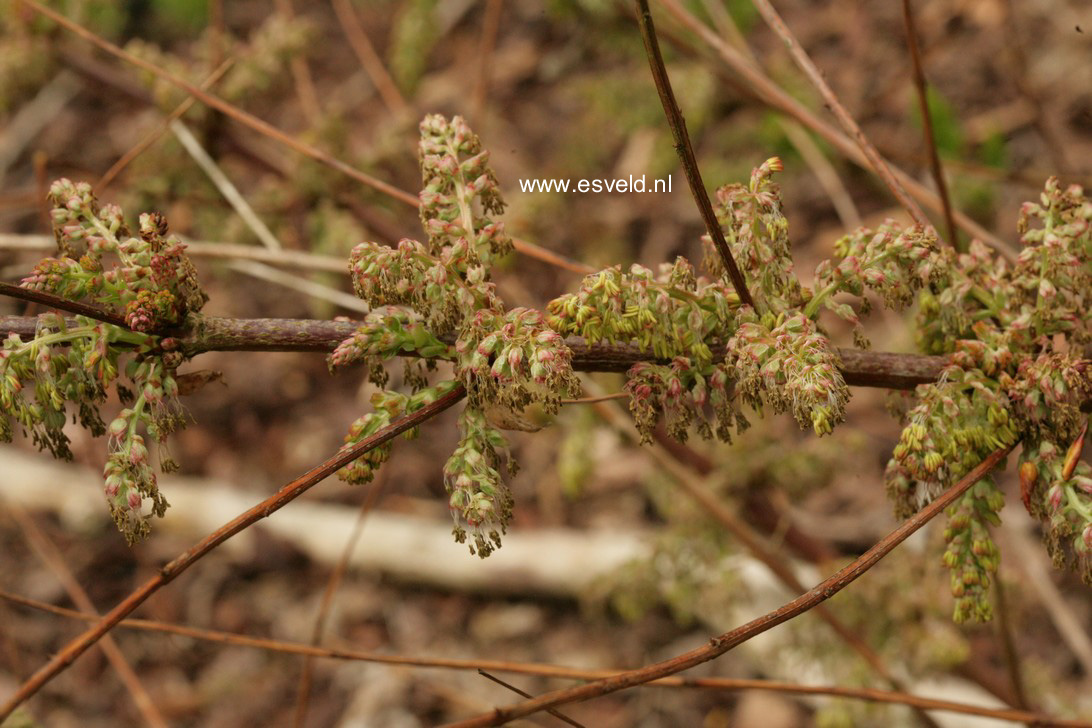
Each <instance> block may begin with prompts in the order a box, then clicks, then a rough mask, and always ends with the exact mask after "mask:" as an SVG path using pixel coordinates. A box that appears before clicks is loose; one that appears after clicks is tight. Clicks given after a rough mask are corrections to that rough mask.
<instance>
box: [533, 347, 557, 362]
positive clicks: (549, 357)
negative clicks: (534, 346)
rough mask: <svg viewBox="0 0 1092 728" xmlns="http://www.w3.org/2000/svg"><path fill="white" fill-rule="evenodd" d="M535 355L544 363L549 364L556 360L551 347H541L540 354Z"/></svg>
mask: <svg viewBox="0 0 1092 728" xmlns="http://www.w3.org/2000/svg"><path fill="white" fill-rule="evenodd" d="M535 356H536V357H537V358H538V360H539V361H540V362H542V363H543V364H548V363H549V362H552V361H553V360H554V352H553V351H552V350H550V349H539V350H538V354H536V355H535Z"/></svg>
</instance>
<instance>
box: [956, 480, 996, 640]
mask: <svg viewBox="0 0 1092 728" xmlns="http://www.w3.org/2000/svg"><path fill="white" fill-rule="evenodd" d="M1004 505H1005V496H1004V495H1003V494H1002V493H1001V490H1000V489H999V488H998V487H997V485H996V484H995V483H994V482H993V480H992V479H990V478H984V479H982V480H980V481H978V482H977V483H975V484H974V485H973V486H971V489H970V490H968V491H967V492H966V493H965V494H964V495H963V497H962V498H960V499H959V501H958V502H956V503H955V504H954V505H952V506H951V507H950V508H949V509H948V510H947V515H948V525H947V527H946V528H945V529H944V539H945V540H946V541H947V542H948V548H947V550H946V551H945V552H944V564H945V566H947V567H948V569H949V570H950V571H951V584H952V596H953V597H954V598H955V609H954V611H953V614H952V619H953V620H954V621H955V622H956V623H959V624H961V623H963V622H966V621H967V620H969V619H974V620H977V621H979V622H988V621H989V620H990V619H991V618H992V616H993V609H992V606H991V604H990V598H989V592H990V583H991V580H992V576H993V574H995V573H996V572H997V568H998V566H1000V563H1001V553H1000V551H998V549H997V544H995V543H994V542H993V539H991V538H990V530H989V527H990V526H999V525H1001V518H1000V516H998V513H999V512H1000V510H1001V508H1002V507H1003V506H1004Z"/></svg>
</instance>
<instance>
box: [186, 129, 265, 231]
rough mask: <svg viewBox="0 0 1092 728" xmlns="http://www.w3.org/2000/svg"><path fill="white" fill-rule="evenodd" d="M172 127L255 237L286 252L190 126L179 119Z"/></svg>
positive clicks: (198, 164) (194, 159)
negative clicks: (198, 139)
mask: <svg viewBox="0 0 1092 728" xmlns="http://www.w3.org/2000/svg"><path fill="white" fill-rule="evenodd" d="M169 126H170V129H171V132H172V133H173V134H174V136H175V138H176V139H178V142H179V143H180V144H181V145H182V147H183V149H185V150H186V151H187V152H188V153H189V155H190V156H191V157H193V161H195V162H197V166H199V167H200V168H201V170H202V171H203V172H204V173H205V174H207V175H208V177H209V179H210V180H211V181H212V184H213V185H214V186H215V187H216V189H217V190H218V191H219V192H220V194H221V195H223V196H224V199H225V200H227V202H228V204H229V205H231V208H232V209H233V210H235V212H236V213H237V214H238V215H239V217H241V218H242V220H243V222H244V223H246V226H247V227H248V228H250V231H251V232H253V233H254V235H255V237H257V238H258V240H260V241H261V243H262V245H264V246H265V247H267V248H269V249H270V250H284V246H283V245H281V241H280V240H277V236H276V235H274V234H273V231H272V230H270V229H269V227H268V226H267V225H266V224H265V223H264V222H262V219H261V218H260V217H258V215H257V214H256V213H255V212H254V208H252V207H251V206H250V203H249V202H247V201H246V199H245V198H244V197H243V195H242V193H241V192H239V188H238V187H236V186H235V185H234V184H233V183H232V181H231V180H230V179H228V177H227V175H226V174H224V172H223V170H222V169H220V165H218V164H217V163H216V160H214V159H213V158H212V156H211V155H209V153H208V152H206V151H205V148H204V147H202V146H201V142H199V141H197V137H195V136H194V135H193V132H191V131H190V130H189V127H187V126H186V125H185V124H183V123H182V122H181V121H179V120H178V119H172V120H171V122H170V124H169Z"/></svg>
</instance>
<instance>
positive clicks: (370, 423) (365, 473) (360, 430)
mask: <svg viewBox="0 0 1092 728" xmlns="http://www.w3.org/2000/svg"><path fill="white" fill-rule="evenodd" d="M457 384H458V382H456V381H454V380H445V381H442V382H438V383H437V384H435V385H433V386H431V387H426V388H424V389H421V390H420V391H418V392H415V393H414V394H411V395H406V394H402V393H400V392H394V391H390V390H385V389H383V390H379V391H378V392H375V393H373V394H372V398H371V405H372V411H371V412H369V413H368V414H366V415H364V416H363V417H360V418H359V419H357V420H356V422H354V423H353V424H352V426H350V427H349V434H347V435H346V436H345V444H344V445H342V446H341V449H342V451H344V450H347V449H349V448H351V447H352V446H354V445H357V444H359V443H360V442H362V441H363V440H366V439H368V438H369V437H371V436H372V435H374V434H375V433H377V432H379V431H380V430H382V429H383V428H384V427H386V426H387V425H389V424H390V423H391V421H392V420H394V419H396V418H398V417H400V416H401V415H404V414H410V413H412V412H416V411H417V410H419V409H421V408H422V407H424V406H426V405H428V404H431V403H432V402H435V401H436V400H437V399H439V398H440V397H443V396H444V395H445V394H447V393H448V392H450V391H451V390H452V389H453V388H454V387H455V386H456V385H457ZM417 433H418V429H417V428H416V427H414V428H412V429H410V430H407V431H406V434H405V435H403V437H405V438H406V439H407V440H412V439H413V438H415V437H417ZM390 454H391V442H390V441H389V440H388V441H387V442H385V443H383V444H382V445H380V446H378V447H374V448H372V449H371V450H369V451H368V452H366V453H364V454H363V455H361V456H360V457H359V458H357V459H356V460H354V461H353V462H351V463H349V464H348V465H346V466H345V467H344V468H342V469H341V470H339V471H338V477H339V478H341V479H342V480H344V481H345V482H347V483H351V484H353V485H361V484H364V483H370V482H371V481H372V478H374V477H375V471H376V470H378V469H379V466H380V465H382V464H383V463H385V462H387V459H388V458H389V457H390Z"/></svg>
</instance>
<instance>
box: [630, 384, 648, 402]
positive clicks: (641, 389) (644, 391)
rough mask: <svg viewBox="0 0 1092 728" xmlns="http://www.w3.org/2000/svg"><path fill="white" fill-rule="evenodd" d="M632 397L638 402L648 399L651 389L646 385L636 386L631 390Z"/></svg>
mask: <svg viewBox="0 0 1092 728" xmlns="http://www.w3.org/2000/svg"><path fill="white" fill-rule="evenodd" d="M633 396H634V397H636V398H637V399H638V400H643V399H648V398H649V397H651V396H652V387H650V386H649V385H647V384H638V385H637V386H636V387H634V388H633Z"/></svg>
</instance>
